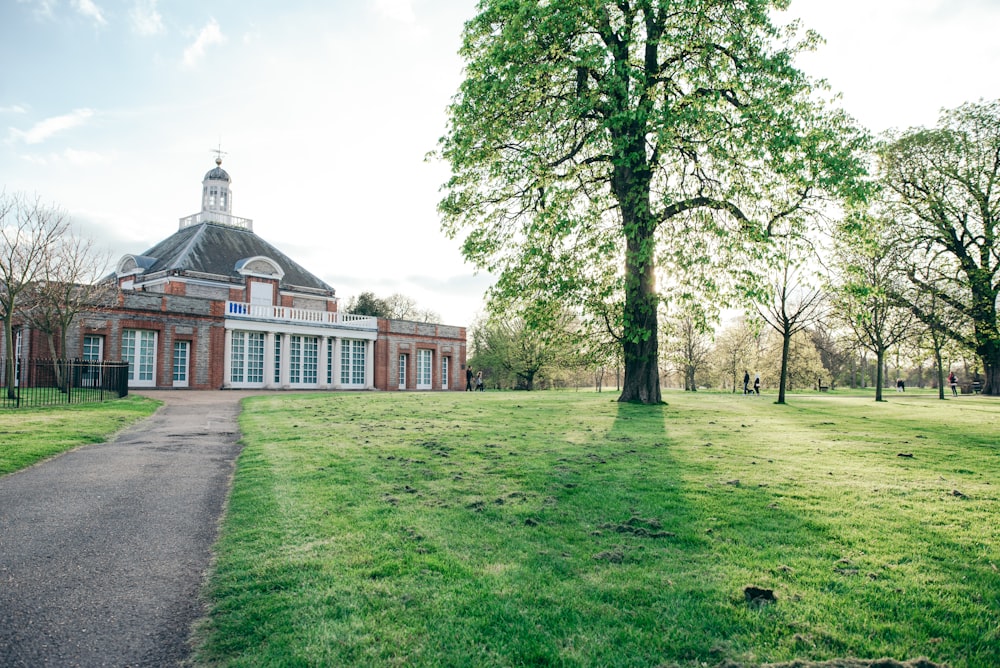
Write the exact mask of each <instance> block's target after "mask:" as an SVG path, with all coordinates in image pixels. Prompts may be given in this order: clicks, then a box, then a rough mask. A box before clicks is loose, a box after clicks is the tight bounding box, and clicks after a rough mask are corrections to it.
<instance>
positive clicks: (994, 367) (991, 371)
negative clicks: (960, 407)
mask: <svg viewBox="0 0 1000 668" xmlns="http://www.w3.org/2000/svg"><path fill="white" fill-rule="evenodd" d="M979 359H980V361H981V362H982V363H983V376H984V378H983V390H982V392H983V394H988V395H990V396H1000V341H992V342H990V343H989V344H988V345H984V346H980V347H979Z"/></svg>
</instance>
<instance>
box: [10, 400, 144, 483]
mask: <svg viewBox="0 0 1000 668" xmlns="http://www.w3.org/2000/svg"><path fill="white" fill-rule="evenodd" d="M159 406H160V402H159V401H155V400H153V399H148V398H146V397H140V396H137V395H129V396H128V397H125V398H123V399H115V400H113V401H105V402H100V403H90V404H72V405H68V406H47V407H39V408H18V409H10V410H6V409H3V410H0V475H4V474H6V473H12V472H14V471H19V470H21V469H24V468H27V467H29V466H32V465H34V464H37V463H38V462H40V461H43V460H45V459H48V458H50V457H54V456H56V455H59V454H62V453H64V452H66V451H68V450H72V449H74V448H77V447H80V446H82V445H93V444H94V443H104V442H106V441H108V440H109V439H111V438H113V437H114V436H115V434H117V433H118V432H120V431H122V430H123V429H125V428H127V427H129V426H131V425H132V424H134V423H136V422H138V421H139V420H142V419H144V418H147V417H149V416H150V415H152V414H153V413H155V412H156V409H157V408H158V407H159Z"/></svg>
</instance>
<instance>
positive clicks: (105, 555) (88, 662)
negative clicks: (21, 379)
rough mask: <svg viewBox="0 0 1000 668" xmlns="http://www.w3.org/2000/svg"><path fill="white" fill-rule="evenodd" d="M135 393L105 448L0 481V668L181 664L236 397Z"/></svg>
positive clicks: (224, 488)
mask: <svg viewBox="0 0 1000 668" xmlns="http://www.w3.org/2000/svg"><path fill="white" fill-rule="evenodd" d="M140 394H143V395H145V396H150V397H154V398H156V399H159V400H161V401H164V402H165V404H164V405H163V406H162V407H161V408H160V410H158V411H157V412H156V414H154V415H153V416H151V417H150V418H148V419H146V420H144V421H142V422H140V423H138V424H136V425H134V426H132V427H130V428H129V429H128V430H126V431H124V432H122V434H121V435H120V436H119V437H118V438H116V439H115V440H114V441H112V442H109V443H102V444H98V445H91V446H86V447H82V448H79V449H77V450H74V451H72V452H68V453H66V454H64V455H61V456H59V457H56V458H54V459H52V460H49V461H47V462H44V463H41V464H38V465H36V466H33V467H31V468H29V469H26V470H24V471H20V472H18V473H13V474H10V475H6V476H3V477H0V666H3V667H4V668H8V667H14V666H30V667H32V668H34V667H36V666H85V667H88V666H176V665H177V664H178V663H180V662H182V661H185V660H186V659H187V658H188V654H189V652H188V650H189V646H188V639H189V635H190V631H191V624H192V622H193V621H194V620H196V619H197V618H198V617H200V616H201V615H202V613H203V608H202V604H201V601H200V600H199V598H198V592H199V588H200V586H201V584H202V581H203V577H204V575H205V572H206V570H207V569H208V566H209V556H210V549H211V546H212V543H213V542H214V540H215V538H216V534H217V528H218V521H219V518H220V516H221V513H222V510H223V507H224V505H225V499H226V496H227V494H228V492H229V486H230V481H231V478H232V472H233V465H234V462H235V459H236V456H237V454H238V453H239V446H238V445H237V443H236V441H237V439H238V432H237V423H236V418H237V415H238V413H239V400H240V399H241V398H243V397H244V396H247V394H248V393H245V392H233V391H220V392H195V391H176V392H171V391H157V392H140ZM0 447H3V444H2V443H0Z"/></svg>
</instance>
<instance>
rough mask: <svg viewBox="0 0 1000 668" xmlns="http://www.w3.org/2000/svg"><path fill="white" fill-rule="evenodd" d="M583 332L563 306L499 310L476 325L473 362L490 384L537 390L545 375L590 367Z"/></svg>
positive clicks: (471, 358)
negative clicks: (580, 343) (582, 347)
mask: <svg viewBox="0 0 1000 668" xmlns="http://www.w3.org/2000/svg"><path fill="white" fill-rule="evenodd" d="M579 336H580V332H579V326H578V323H577V322H576V320H575V319H574V318H573V317H572V316H571V315H570V314H567V313H565V312H563V311H561V310H559V309H558V308H552V309H542V308H540V307H539V306H538V305H537V304H536V305H535V308H531V309H528V310H527V311H522V312H521V313H520V314H517V313H513V312H508V313H505V314H496V313H494V314H492V315H490V316H489V317H487V318H483V319H481V320H480V321H479V322H477V323H476V324H475V326H474V327H473V330H472V349H473V354H472V356H471V357H470V360H469V366H470V367H471V368H473V369H474V370H477V371H478V370H480V369H482V370H484V372H485V374H486V376H487V378H488V379H489V381H490V382H489V384H490V386H493V387H502V388H507V389H524V390H532V389H534V386H535V381H536V379H537V378H539V377H546V376H547V377H549V378H551V377H553V376H556V375H558V373H559V371H560V370H562V369H565V368H567V367H578V366H585V365H586V363H587V359H586V357H585V356H584V355H583V354H581V352H580V350H579V347H578V345H577V342H578V341H579Z"/></svg>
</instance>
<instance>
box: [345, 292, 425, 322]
mask: <svg viewBox="0 0 1000 668" xmlns="http://www.w3.org/2000/svg"><path fill="white" fill-rule="evenodd" d="M346 310H347V312H348V313H353V314H355V315H371V316H375V317H378V318H389V319H391V320H413V321H416V322H441V316H440V315H439V314H438V313H437V312H435V311H432V310H430V309H424V308H420V307H418V306H417V302H416V300H415V299H413V298H412V297H407V296H406V295H403V294H400V293H398V292H396V293H393V294H391V295H389V296H388V297H378V296H376V295H375V293H374V292H362V293H361V294H358V295H355V296H353V297H351V298H350V299H348V300H347V309H346Z"/></svg>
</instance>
